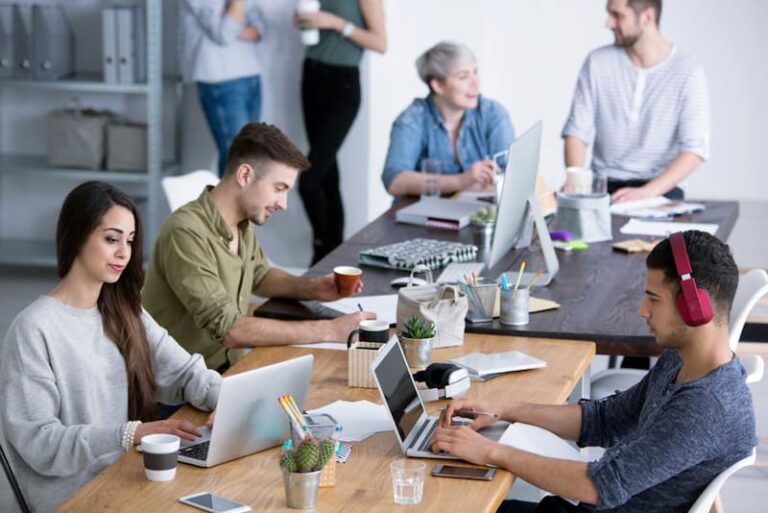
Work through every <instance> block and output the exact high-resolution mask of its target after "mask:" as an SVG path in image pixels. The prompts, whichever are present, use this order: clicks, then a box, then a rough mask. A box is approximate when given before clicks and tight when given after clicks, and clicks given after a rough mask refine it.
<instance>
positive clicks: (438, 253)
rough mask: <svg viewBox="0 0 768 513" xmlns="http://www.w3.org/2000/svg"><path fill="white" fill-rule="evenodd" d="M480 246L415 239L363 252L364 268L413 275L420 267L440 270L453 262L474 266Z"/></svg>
mask: <svg viewBox="0 0 768 513" xmlns="http://www.w3.org/2000/svg"><path fill="white" fill-rule="evenodd" d="M476 257H477V246H475V245H474V244H461V243H459V242H449V241H444V240H435V239H411V240H406V241H403V242H397V243H395V244H388V245H386V246H379V247H378V248H371V249H366V250H363V251H360V252H359V253H358V254H357V261H358V262H359V263H360V264H363V265H372V266H375V267H384V268H387V269H402V270H404V271H410V270H411V269H413V268H414V267H415V266H417V265H419V264H423V265H426V266H427V267H429V268H430V269H433V270H434V269H440V268H442V267H445V266H446V265H448V264H450V263H453V262H474V261H475V258H476Z"/></svg>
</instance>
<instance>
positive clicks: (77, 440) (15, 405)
mask: <svg viewBox="0 0 768 513" xmlns="http://www.w3.org/2000/svg"><path fill="white" fill-rule="evenodd" d="M56 249H57V258H58V275H59V277H60V278H61V281H60V282H59V284H58V285H57V286H56V288H54V289H53V291H51V292H50V293H49V294H48V295H44V296H41V297H40V298H39V299H37V300H36V301H35V302H33V303H32V304H31V305H30V306H28V307H27V308H25V309H24V310H23V311H22V312H21V313H19V314H18V315H17V316H16V318H15V319H14V321H13V323H12V324H11V327H10V329H9V330H8V333H7V335H6V337H5V341H4V343H3V345H2V346H1V347H0V423H1V424H2V432H3V434H4V438H5V439H4V440H3V447H4V448H5V449H6V451H7V452H8V456H9V458H10V460H11V464H12V466H13V468H14V470H15V473H16V475H17V478H18V480H19V482H20V485H21V487H22V489H23V491H24V492H26V493H25V495H26V497H27V499H28V500H30V502H31V503H32V504H31V506H32V509H33V510H34V511H49V510H52V509H53V508H54V507H55V506H56V505H57V504H58V503H60V502H62V501H63V500H64V499H66V498H67V497H68V496H69V495H71V494H72V493H73V492H74V491H76V490H77V489H78V488H79V487H81V486H82V485H83V484H85V483H86V482H88V481H89V480H90V479H91V478H92V477H93V476H94V475H95V474H96V473H98V472H99V471H100V470H102V469H103V468H104V467H106V466H107V465H109V464H110V463H112V462H113V461H115V460H116V459H117V458H118V457H119V456H120V453H121V451H122V450H129V449H130V448H131V447H132V446H133V445H135V444H137V443H139V441H140V440H141V438H142V437H143V436H144V435H148V434H151V433H172V434H175V435H178V436H180V437H182V438H184V439H188V440H192V439H194V438H195V437H196V436H199V435H200V433H198V432H197V430H196V429H195V426H193V425H192V424H190V423H189V422H187V421H180V420H161V421H156V420H155V418H156V417H155V415H156V404H157V403H158V402H162V403H165V404H178V403H183V402H185V401H187V402H189V403H191V404H192V405H194V406H196V407H198V408H202V409H206V410H210V409H213V408H214V406H215V405H216V401H217V399H218V394H219V388H220V385H221V377H220V376H219V375H218V373H216V372H215V371H210V370H207V369H206V367H205V364H204V362H203V360H202V357H201V356H200V355H190V354H189V353H187V352H186V351H185V350H184V349H183V348H181V347H180V346H179V345H178V344H177V343H176V342H175V341H174V340H173V339H172V338H171V337H170V336H169V335H168V333H167V332H166V331H165V330H164V329H163V328H161V327H160V326H159V325H158V324H157V323H156V322H155V321H154V320H153V319H152V318H151V317H150V316H149V314H147V313H146V312H145V311H143V310H142V308H141V287H142V284H143V281H144V272H143V268H142V237H141V227H140V224H139V216H138V212H137V210H136V206H135V204H134V203H133V201H132V200H131V199H130V198H129V197H128V196H127V195H125V194H124V193H122V192H120V191H119V190H117V189H116V188H114V187H112V186H111V185H108V184H106V183H102V182H87V183H84V184H82V185H80V186H78V187H76V188H75V189H74V190H72V191H71V192H70V193H69V195H68V196H67V198H66V199H65V200H64V204H63V206H62V208H61V212H60V214H59V222H58V227H57V231H56Z"/></svg>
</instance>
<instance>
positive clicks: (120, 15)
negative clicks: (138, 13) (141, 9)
mask: <svg viewBox="0 0 768 513" xmlns="http://www.w3.org/2000/svg"><path fill="white" fill-rule="evenodd" d="M115 12H116V19H115V21H116V24H117V31H116V34H117V77H118V82H120V83H121V84H133V83H135V82H136V77H135V74H134V70H135V66H136V63H135V58H136V55H135V46H134V40H135V34H134V31H133V9H131V8H130V7H118V8H116V9H115Z"/></svg>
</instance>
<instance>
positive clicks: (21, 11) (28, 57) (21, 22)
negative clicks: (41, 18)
mask: <svg viewBox="0 0 768 513" xmlns="http://www.w3.org/2000/svg"><path fill="white" fill-rule="evenodd" d="M12 10H13V20H12V22H13V29H12V30H13V57H14V62H13V63H12V68H13V71H12V74H13V75H14V76H18V77H29V76H31V75H32V19H31V18H32V12H31V9H30V6H28V5H19V4H13V5H12Z"/></svg>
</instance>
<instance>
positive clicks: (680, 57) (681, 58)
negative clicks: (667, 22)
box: [562, 0, 710, 202]
mask: <svg viewBox="0 0 768 513" xmlns="http://www.w3.org/2000/svg"><path fill="white" fill-rule="evenodd" d="M607 11H608V20H607V22H606V26H607V27H608V28H609V29H611V30H612V31H613V34H614V38H615V42H614V44H613V45H610V46H605V47H602V48H598V49H597V50H594V51H593V52H591V53H590V54H589V56H588V57H587V60H586V61H585V63H584V66H583V67H582V69H581V73H580V74H579V79H578V82H577V84H576V92H575V94H574V98H573V104H572V106H571V112H570V115H569V116H568V120H567V121H566V123H565V127H564V128H563V132H562V136H563V138H564V139H565V164H566V166H584V165H585V160H586V154H587V148H588V146H589V145H590V144H592V145H593V148H592V169H593V170H594V171H595V173H597V174H599V175H604V176H607V177H608V192H610V193H611V195H612V199H613V201H615V202H620V201H628V200H638V199H642V198H648V197H652V196H659V195H665V196H667V197H670V198H682V197H683V191H682V189H680V187H678V185H679V184H680V182H682V181H683V180H684V179H685V178H686V177H687V176H688V175H690V174H691V173H692V172H693V171H694V170H696V168H698V167H699V165H701V163H702V162H703V161H704V160H705V159H707V157H708V156H709V131H710V126H709V125H710V114H709V91H708V89H707V83H706V77H705V75H704V70H703V68H702V67H701V65H700V64H698V63H697V62H696V61H695V60H694V59H693V58H692V57H691V56H690V55H688V54H687V53H685V52H683V51H682V50H681V49H679V48H677V47H676V46H674V45H673V44H672V43H670V42H669V41H667V40H665V39H664V38H663V37H662V35H661V33H660V32H659V19H660V16H661V0H608V4H607Z"/></svg>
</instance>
